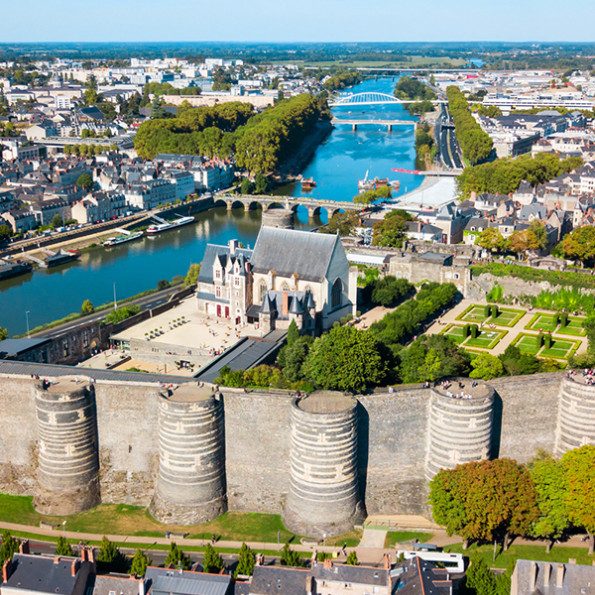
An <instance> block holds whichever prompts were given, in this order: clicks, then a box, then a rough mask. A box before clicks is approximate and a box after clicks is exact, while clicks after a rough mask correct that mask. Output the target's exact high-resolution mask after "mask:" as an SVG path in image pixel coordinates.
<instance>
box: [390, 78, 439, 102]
mask: <svg viewBox="0 0 595 595" xmlns="http://www.w3.org/2000/svg"><path fill="white" fill-rule="evenodd" d="M395 97H397V98H398V99H419V100H424V99H425V100H432V99H436V93H434V91H432V89H430V88H429V87H426V86H425V85H424V84H423V83H422V82H421V81H419V80H417V79H416V78H413V77H410V76H402V77H401V78H400V79H399V82H398V83H397V85H396V86H395Z"/></svg>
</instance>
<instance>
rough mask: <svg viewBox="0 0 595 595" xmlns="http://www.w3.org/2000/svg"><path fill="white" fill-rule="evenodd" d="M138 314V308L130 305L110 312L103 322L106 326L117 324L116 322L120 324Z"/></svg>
mask: <svg viewBox="0 0 595 595" xmlns="http://www.w3.org/2000/svg"><path fill="white" fill-rule="evenodd" d="M139 312H140V306H137V305H135V304H130V305H129V306H122V307H121V308H118V309H117V310H112V311H111V312H110V313H109V314H108V315H107V316H106V317H105V322H106V323H107V324H109V323H113V324H117V323H118V322H122V321H123V320H126V319H127V318H130V317H131V316H134V315H136V314H138V313H139Z"/></svg>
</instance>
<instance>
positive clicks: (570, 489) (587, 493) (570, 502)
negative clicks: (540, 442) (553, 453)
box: [562, 444, 595, 555]
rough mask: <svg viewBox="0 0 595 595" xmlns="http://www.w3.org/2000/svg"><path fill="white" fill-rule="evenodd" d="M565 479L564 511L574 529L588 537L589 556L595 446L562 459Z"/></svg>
mask: <svg viewBox="0 0 595 595" xmlns="http://www.w3.org/2000/svg"><path fill="white" fill-rule="evenodd" d="M562 465H563V466H564V474H565V477H566V485H567V492H566V510H567V514H568V519H569V520H570V522H571V523H572V524H573V525H574V526H575V527H583V528H584V529H585V531H586V532H587V534H588V535H589V555H591V554H592V553H593V545H594V544H593V534H594V533H595V498H594V497H593V494H595V446H593V445H591V444H588V445H586V446H581V447H580V448H576V449H574V450H569V451H568V452H567V453H566V454H565V455H564V456H563V457H562Z"/></svg>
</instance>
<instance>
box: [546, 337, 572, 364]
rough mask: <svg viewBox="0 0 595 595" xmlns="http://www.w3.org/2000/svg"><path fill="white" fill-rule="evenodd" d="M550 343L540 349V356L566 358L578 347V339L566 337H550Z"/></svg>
mask: <svg viewBox="0 0 595 595" xmlns="http://www.w3.org/2000/svg"><path fill="white" fill-rule="evenodd" d="M552 338H553V341H552V345H551V347H550V348H549V349H546V348H545V347H544V348H543V349H542V350H541V352H540V354H539V356H540V357H553V358H556V359H568V358H569V357H570V356H571V355H573V354H574V352H575V351H576V350H577V349H578V348H579V346H580V341H572V340H568V339H559V338H558V337H552Z"/></svg>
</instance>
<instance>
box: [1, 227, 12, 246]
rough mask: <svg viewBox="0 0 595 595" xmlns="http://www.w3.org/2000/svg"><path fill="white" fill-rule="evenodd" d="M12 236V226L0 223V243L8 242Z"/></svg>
mask: <svg viewBox="0 0 595 595" xmlns="http://www.w3.org/2000/svg"><path fill="white" fill-rule="evenodd" d="M11 236H12V228H11V227H9V226H8V225H0V244H2V243H4V242H8V240H10V237H11Z"/></svg>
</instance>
